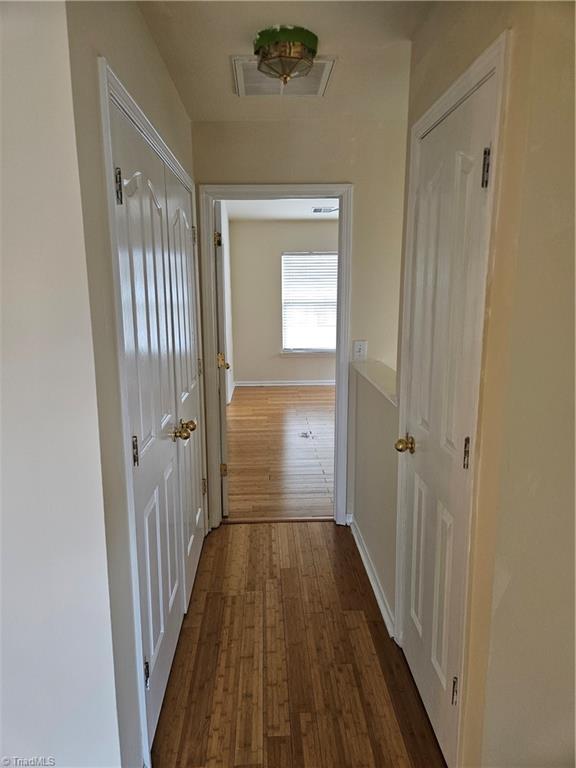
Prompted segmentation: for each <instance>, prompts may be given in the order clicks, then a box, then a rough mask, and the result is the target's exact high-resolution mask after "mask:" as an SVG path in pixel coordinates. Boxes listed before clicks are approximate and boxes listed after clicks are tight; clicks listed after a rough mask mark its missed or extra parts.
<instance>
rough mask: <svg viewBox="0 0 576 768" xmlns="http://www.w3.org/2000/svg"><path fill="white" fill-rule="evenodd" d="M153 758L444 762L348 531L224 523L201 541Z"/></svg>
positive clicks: (291, 763)
mask: <svg viewBox="0 0 576 768" xmlns="http://www.w3.org/2000/svg"><path fill="white" fill-rule="evenodd" d="M152 755H153V766H154V768H177V767H178V768H180V767H182V768H184V766H186V768H209V767H210V768H216V766H219V767H220V768H229V767H231V766H244V767H245V768H248V767H250V768H257V767H259V766H263V767H264V766H267V767H268V768H339V767H340V766H342V768H344V766H346V768H364V767H365V768H383V767H384V766H390V768H408V767H410V768H440V767H441V766H444V765H445V764H444V762H443V759H442V757H441V754H440V750H439V748H438V746H437V743H436V741H435V738H434V735H433V732H432V729H431V727H430V724H429V722H428V720H427V718H426V715H425V712H424V710H423V707H422V704H421V702H420V699H419V697H418V694H417V692H416V689H415V686H414V683H413V682H412V678H411V676H410V673H409V671H408V668H407V665H406V663H405V661H404V657H403V655H402V653H401V651H400V649H399V648H398V647H397V646H396V645H395V643H394V642H393V641H392V640H391V639H390V638H389V636H388V634H387V631H386V628H385V626H384V623H383V621H382V618H381V616H380V612H379V610H378V606H377V604H376V601H375V599H374V595H373V593H372V589H371V587H370V584H369V582H368V578H367V576H366V573H365V571H364V569H363V566H362V563H361V561H360V557H359V555H358V552H357V550H356V545H355V543H354V540H353V538H352V535H351V533H350V531H349V529H348V528H344V527H337V526H335V525H334V524H333V523H331V522H308V523H276V524H253V525H227V526H221V527H220V528H218V529H217V530H215V531H214V532H213V533H211V534H210V535H209V536H208V538H207V539H206V541H205V543H204V550H203V552H202V557H201V560H200V566H199V570H198V575H197V578H196V583H195V586H194V592H193V595H192V600H191V604H190V611H189V613H188V614H187V616H186V617H185V619H184V624H183V627H182V632H181V635H180V640H179V643H178V648H177V651H176V656H175V659H174V665H173V668H172V673H171V676H170V680H169V683H168V689H167V692H166V697H165V700H164V705H163V709H162V713H161V716H160V722H159V725H158V730H157V733H156V738H155V741H154V745H153V752H152Z"/></svg>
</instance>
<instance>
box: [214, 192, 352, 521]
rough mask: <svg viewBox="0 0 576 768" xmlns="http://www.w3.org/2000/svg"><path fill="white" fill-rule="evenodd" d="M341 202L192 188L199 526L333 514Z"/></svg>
mask: <svg viewBox="0 0 576 768" xmlns="http://www.w3.org/2000/svg"><path fill="white" fill-rule="evenodd" d="M351 201H352V188H351V186H350V185H320V186H314V185H298V186H289V187H288V186H282V187H279V186H271V185H266V186H261V187H258V186H251V187H239V186H223V187H203V188H201V215H202V238H203V239H202V259H203V262H202V266H203V285H202V290H203V299H204V322H205V340H204V347H205V360H206V361H207V364H206V370H205V376H206V384H207V393H208V398H207V401H208V402H207V408H208V414H207V415H208V419H207V420H208V464H209V479H208V483H209V495H210V499H209V501H210V525H211V527H216V526H217V525H219V524H220V523H221V522H222V521H227V522H263V521H281V520H309V519H315V520H318V519H324V520H332V519H334V520H335V521H336V522H337V523H341V524H343V523H345V522H346V452H347V447H346V441H347V434H346V433H347V398H348V360H349V346H350V330H349V285H350V275H349V272H350V249H351V243H350V231H351V230H350V226H351V221H350V219H351V207H352V206H351ZM212 361H213V362H214V363H215V364H214V365H212Z"/></svg>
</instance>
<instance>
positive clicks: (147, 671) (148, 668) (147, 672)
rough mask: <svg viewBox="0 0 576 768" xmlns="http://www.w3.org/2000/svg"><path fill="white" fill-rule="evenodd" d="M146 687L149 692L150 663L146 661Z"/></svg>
mask: <svg viewBox="0 0 576 768" xmlns="http://www.w3.org/2000/svg"><path fill="white" fill-rule="evenodd" d="M144 686H145V688H146V690H147V691H149V690H150V663H149V662H148V659H144Z"/></svg>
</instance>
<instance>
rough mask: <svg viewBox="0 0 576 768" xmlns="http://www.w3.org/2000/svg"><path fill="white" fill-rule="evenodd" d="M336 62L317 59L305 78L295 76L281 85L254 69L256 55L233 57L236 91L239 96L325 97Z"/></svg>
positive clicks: (321, 58) (325, 57)
mask: <svg viewBox="0 0 576 768" xmlns="http://www.w3.org/2000/svg"><path fill="white" fill-rule="evenodd" d="M334 63H335V59H331V58H329V57H327V56H317V57H316V59H314V65H313V66H312V69H311V70H310V72H309V73H308V74H307V75H306V76H305V77H295V78H294V79H293V80H289V81H288V83H287V84H286V85H285V86H283V85H282V82H281V81H280V80H275V79H274V78H271V77H266V75H263V74H262V72H259V71H258V69H257V66H258V59H257V58H256V56H233V57H232V69H233V71H234V83H235V90H236V94H237V95H238V96H324V94H325V93H326V88H327V86H328V80H329V79H330V75H331V74H332V70H333V68H334Z"/></svg>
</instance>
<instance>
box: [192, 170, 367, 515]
mask: <svg viewBox="0 0 576 768" xmlns="http://www.w3.org/2000/svg"><path fill="white" fill-rule="evenodd" d="M352 194H353V187H352V184H219V185H204V186H201V187H200V239H201V249H200V251H201V266H202V271H201V283H202V305H203V316H202V320H203V322H202V326H203V332H204V349H205V353H206V354H205V361H207V362H206V365H205V373H204V375H205V377H206V422H207V442H208V493H209V496H210V499H211V504H210V526H211V527H212V528H215V527H217V526H218V525H220V523H221V522H222V513H221V510H222V493H221V487H220V437H219V415H218V414H219V410H218V409H219V395H218V375H219V372H218V368H217V366H216V354H217V353H218V351H219V350H218V348H217V345H218V336H217V324H216V317H217V306H216V274H215V264H214V255H213V254H214V244H213V233H214V203H215V202H217V201H219V200H220V201H222V200H282V199H306V198H327V197H334V198H338V200H339V201H340V215H339V230H338V317H337V334H336V335H337V344H336V430H335V450H334V519H335V521H336V522H337V523H338V524H340V525H345V524H346V492H347V488H346V485H347V483H346V474H347V472H346V467H347V445H348V374H349V361H350V282H351V281H350V274H351V263H352ZM208 361H209V362H208Z"/></svg>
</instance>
